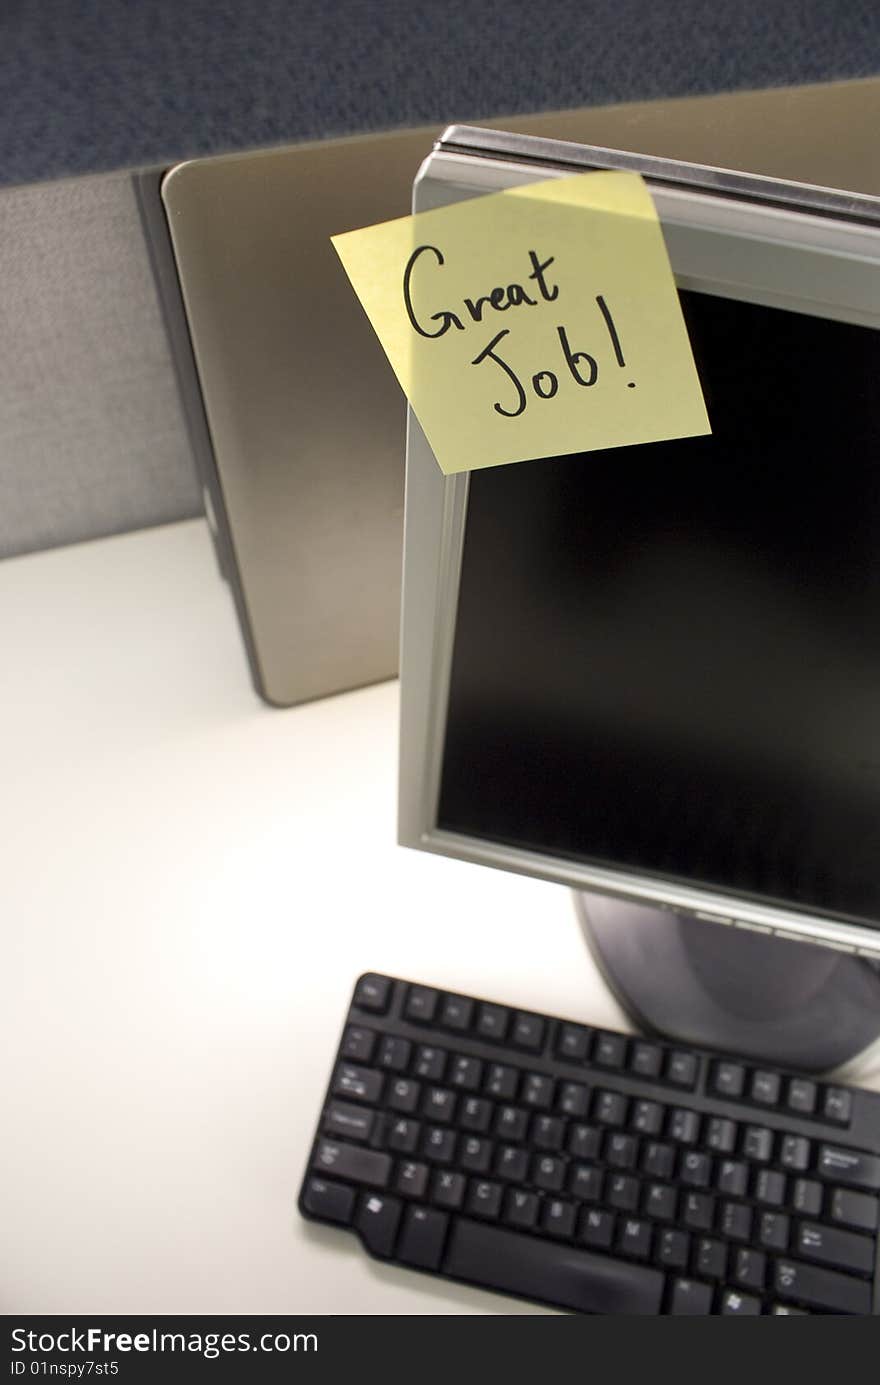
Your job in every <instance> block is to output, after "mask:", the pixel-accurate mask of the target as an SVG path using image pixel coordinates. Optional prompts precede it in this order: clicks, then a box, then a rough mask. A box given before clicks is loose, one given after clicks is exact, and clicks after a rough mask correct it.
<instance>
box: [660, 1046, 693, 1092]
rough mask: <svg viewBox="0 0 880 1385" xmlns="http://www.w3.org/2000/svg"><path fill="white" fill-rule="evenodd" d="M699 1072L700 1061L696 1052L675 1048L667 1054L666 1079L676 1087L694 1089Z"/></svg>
mask: <svg viewBox="0 0 880 1385" xmlns="http://www.w3.org/2000/svg"><path fill="white" fill-rule="evenodd" d="M698 1072H699V1062H698V1059H697V1055H696V1054H695V1053H686V1052H684V1051H682V1050H681V1049H673V1050H672V1052H671V1053H670V1054H668V1055H667V1058H666V1073H665V1076H666V1081H667V1082H671V1083H672V1085H673V1086H674V1087H683V1088H686V1089H687V1090H688V1091H693V1089H694V1087H695V1086H696V1083H697V1073H698Z"/></svg>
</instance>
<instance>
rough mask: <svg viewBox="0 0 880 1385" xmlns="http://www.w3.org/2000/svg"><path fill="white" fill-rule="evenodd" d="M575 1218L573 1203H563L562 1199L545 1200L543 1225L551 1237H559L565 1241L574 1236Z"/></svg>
mask: <svg viewBox="0 0 880 1385" xmlns="http://www.w3.org/2000/svg"><path fill="white" fill-rule="evenodd" d="M574 1218H575V1207H574V1203H573V1202H563V1201H562V1200H561V1199H560V1198H548V1199H547V1200H545V1202H544V1213H543V1216H542V1218H541V1225H542V1227H543V1228H544V1230H545V1231H546V1232H547V1234H548V1235H549V1236H559V1237H563V1238H565V1239H568V1237H570V1236H573V1235H574Z"/></svg>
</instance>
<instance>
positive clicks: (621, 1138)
mask: <svg viewBox="0 0 880 1385" xmlns="http://www.w3.org/2000/svg"><path fill="white" fill-rule="evenodd" d="M638 1149H639V1146H638V1141H637V1140H635V1139H634V1138H633V1136H632V1135H624V1134H623V1133H622V1132H621V1131H618V1130H611V1131H609V1132H608V1135H607V1136H606V1139H605V1162H606V1164H610V1165H611V1167H612V1168H613V1169H634V1168H635V1166H636V1155H637V1154H638Z"/></svg>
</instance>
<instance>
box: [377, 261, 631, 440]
mask: <svg viewBox="0 0 880 1385" xmlns="http://www.w3.org/2000/svg"><path fill="white" fill-rule="evenodd" d="M528 254H529V261H530V263H531V267H532V268H531V272H530V273H529V274H528V275H527V276H526V280H527V282H528V281H532V282H533V284H534V287H533V288H531V290H528V289H526V288H525V287H524V286H523V285H522V284H507V285H506V286H503V285H499V286H498V287H496V288H493V289H491V290H490V291H489V293H484V294H481V295H480V296H479V297H477V298H465V299H463V310H464V311H463V316H466V317H467V318H469V319H470V322H468V323H467V326H470V325H471V323H474V322H478V323H482V321H483V314H484V312H486V311H487V310H490V311H493V312H497V313H506V312H507V311H508V309H509V308H521V307H525V308H535V307H537V306H538V305H539V303H540V302H545V303H553V302H555V301H556V300H557V299H558V298H559V285H558V284H552V285H551V284H549V283H548V281H547V278H546V271H547V270H548V269H549V268H550V266H551V265H552V264H554V263H555V256H553V255H550V256H549V257H548V258H547V259H546V260H542V259H540V258H539V256H538V254H537V253H536V251H534V250H530V251H529V252H528ZM423 255H428V256H429V257H433V260H434V262H435V266H436V267H438V268H441V269H442V267H443V265H444V264H445V260H444V257H443V253H442V251H440V250H439V249H438V248H437V246H436V245H419V246H418V247H417V248H416V249H415V250H414V251H413V252H412V254H411V255H410V257H409V259H408V260H407V263H406V269H405V270H404V274H403V301H404V305H405V307H406V314H407V317H408V318H409V321H410V325H411V326H412V328H413V330H414V331H415V332H417V333H418V335H419V336H420V337H428V338H437V337H442V336H445V335H446V333H447V332H448V331H450V329H455V330H456V331H459V332H464V331H466V330H467V327H466V324H465V322H464V321H462V317H460V316H459V315H458V313H455V312H453V311H452V309H451V308H440V309H439V310H438V311H437V312H433V313H430V314H429V315H428V317H427V319H426V320H427V322H429V323H436V324H437V326H436V327H434V328H433V330H431V329H429V328H428V327H427V326H426V325H425V323H424V322H423V321H420V319H419V317H418V316H417V314H416V312H415V309H414V308H413V301H412V281H413V274H414V271H415V268H416V265H417V263H418V261H419V260H420V259H421V257H422V256H423ZM595 301H596V305H597V307H598V309H599V312H600V314H601V317H602V321H603V323H604V326H605V329H606V330H607V333H608V337H609V339H610V341H611V346H612V349H613V351H614V358H615V360H616V362H617V365H618V366H619V367H620V368H621V369H622V368H624V367H625V365H626V361H625V359H624V355H623V349H622V347H621V344H620V337H619V336H618V333H617V328H616V327H615V325H614V319H613V317H612V316H611V310H610V308H609V307H608V304H607V303H606V302H605V299H604V297H603V296H602V294H600V293H599V294H596V298H595ZM509 334H510V329H509V328H507V327H503V328H502V329H501V331H500V332H498V333H497V334H496V335H495V336H494V337H493V338H492V340H491V341H490V342H489V343H488V345H487V346H484V347H483V350H482V351H480V352H479V354H478V355H476V356H475V357H474V358H473V360H472V361H471V363H470V364H471V365H474V366H479V365H482V364H483V363H484V362H485V361H493V362H494V364H495V365H496V366H498V367H499V368H500V369H501V370H502V371H503V373H504V375H505V376H506V377H507V379H508V380H509V382H510V384H511V385H512V386H513V388H514V390H515V391H516V400H515V403H516V407H515V408H505V407H504V405H503V404H502V403H500V402H496V403H495V404H493V406H492V407H493V408H494V410H495V412H496V413H498V414H501V415H502V417H504V418H519V416H520V414H521V413H523V412H524V410H525V408H526V405H527V404H528V398H529V396H528V395H527V393H526V390H525V388H524V386H523V383H522V381H521V380H520V378H519V376H518V375H517V373H516V371H515V370H514V369H513V367H512V366H511V365H510V364H509V362H507V361H505V360H504V358H503V357H502V356H501V355H500V354H499V352H498V350H497V348H498V344H499V342H501V341H503V339H504V338H505V337H506V336H509ZM556 334H557V336H558V337H559V345H560V348H561V350H562V356H563V359H564V362H565V365H566V366H567V367H568V371H569V373H570V375H571V378H572V380H573V381H574V382H575V384H577V385H581V386H583V387H584V388H586V389H589V388H590V387H591V386H592V385H595V384H596V381H597V380H598V378H599V363H598V361H597V359H596V357H595V356H592V355H591V354H590V353H589V352H588V351H574V350H572V347H571V343H570V342H569V339H568V333H567V331H566V329H565V327H564V326H562V325H561V324H560V325H558V326H557V328H556ZM627 384H628V386H629V388H630V389H635V381H634V380H629V381H627ZM531 386H532V389H533V391H534V393H535V395H536V396H537V397H538V399H552V398H553V397H554V395H556V394H557V393H558V390H559V376H558V375H557V374H556V373H555V372H554V371H552V370H546V369H545V370H539V371H536V373H535V374H534V375H533V376H532V378H531ZM510 402H511V403H513V401H512V400H511V401H510Z"/></svg>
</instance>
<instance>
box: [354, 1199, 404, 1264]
mask: <svg viewBox="0 0 880 1385" xmlns="http://www.w3.org/2000/svg"><path fill="white" fill-rule="evenodd" d="M402 1211H403V1204H402V1203H401V1201H400V1199H399V1198H396V1197H387V1196H386V1195H385V1194H381V1195H380V1194H379V1193H370V1194H369V1196H367V1197H364V1198H362V1199H361V1205H360V1207H359V1208H358V1214H357V1216H356V1217H355V1222H354V1224H355V1229H356V1230H357V1231H358V1232H359V1233H360V1236H361V1239H362V1241H363V1243H364V1245H365V1246H366V1247H367V1250H369V1251H370V1252H371V1253H372V1254H373V1255H381V1256H385V1257H386V1258H387V1257H388V1256H389V1255H390V1254H391V1253H392V1251H393V1250H394V1238H395V1237H396V1235H397V1228H398V1225H399V1223H400V1214H401V1212H402Z"/></svg>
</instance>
